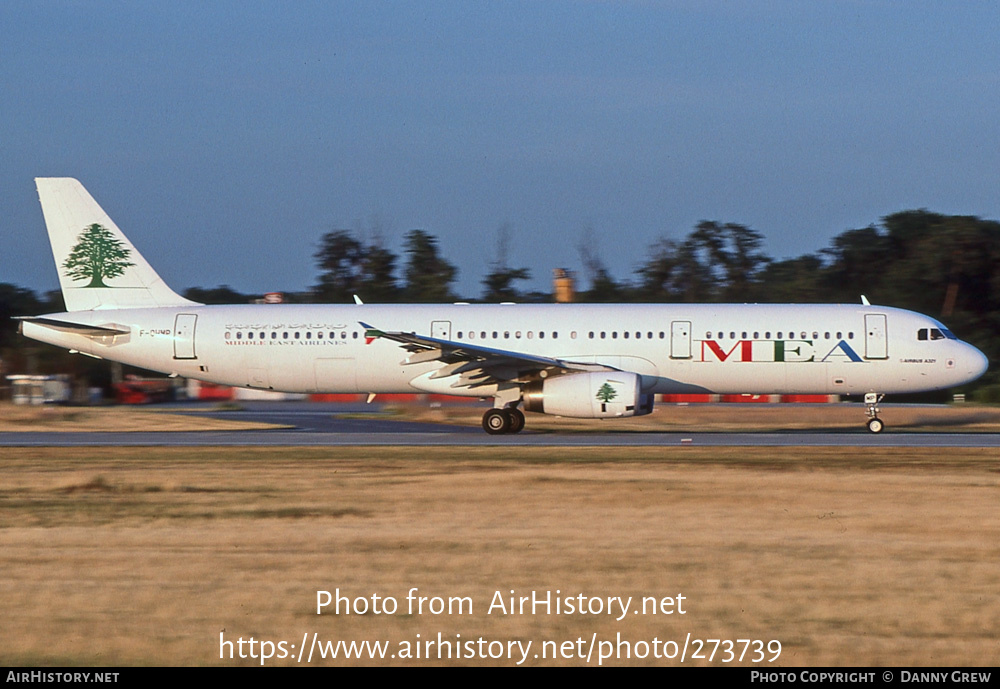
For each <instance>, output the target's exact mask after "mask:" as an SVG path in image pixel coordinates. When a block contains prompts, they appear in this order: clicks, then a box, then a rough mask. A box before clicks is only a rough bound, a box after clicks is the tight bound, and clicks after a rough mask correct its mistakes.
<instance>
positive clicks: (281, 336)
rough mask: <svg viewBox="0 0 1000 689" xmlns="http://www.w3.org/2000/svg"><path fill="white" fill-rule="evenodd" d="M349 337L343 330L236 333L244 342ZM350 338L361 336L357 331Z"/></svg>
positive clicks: (230, 334)
mask: <svg viewBox="0 0 1000 689" xmlns="http://www.w3.org/2000/svg"><path fill="white" fill-rule="evenodd" d="M347 337H348V333H347V331H346V330H341V331H340V332H339V333H337V332H334V331H332V330H331V331H329V332H326V331H316V332H315V333H313V331H311V330H307V331H305V332H304V333H303V332H302V331H299V330H293V331H291V332H289V331H287V330H285V331H283V332H281V333H279V332H277V331H276V330H272V331H271V334H270V335H268V334H267V333H265V332H263V331H261V332H255V331H253V330H249V331H247V332H245V333H244V332H243V331H242V330H237V331H236V339H237V340H242V339H247V340H266V339H268V338H270V339H272V340H312V339H313V338H315V339H317V340H324V339H325V340H337V339H340V340H346V339H347ZM350 337H351V339H353V340H356V339H358V337H359V335H358V333H357V331H355V332H352V333H350ZM232 338H233V333H232V332H230V331H229V330H227V331H226V339H227V340H231V339H232Z"/></svg>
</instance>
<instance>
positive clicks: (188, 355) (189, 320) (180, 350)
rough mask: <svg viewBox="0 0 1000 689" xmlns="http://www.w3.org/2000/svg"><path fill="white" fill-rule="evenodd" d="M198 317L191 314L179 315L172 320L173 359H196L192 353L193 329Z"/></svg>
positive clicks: (193, 352)
mask: <svg viewBox="0 0 1000 689" xmlns="http://www.w3.org/2000/svg"><path fill="white" fill-rule="evenodd" d="M197 322H198V316H196V315H195V314H193V313H179V314H177V316H176V317H175V318H174V358H175V359H197V358H198V356H197V355H196V354H195V351H194V327H195V324H196V323H197Z"/></svg>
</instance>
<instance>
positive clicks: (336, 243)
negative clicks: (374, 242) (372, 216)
mask: <svg viewBox="0 0 1000 689" xmlns="http://www.w3.org/2000/svg"><path fill="white" fill-rule="evenodd" d="M315 258H316V262H317V265H318V267H319V269H320V275H319V284H318V285H316V286H314V287H313V293H314V294H315V295H316V299H317V301H320V302H326V303H331V304H338V303H344V302H349V301H352V300H353V298H354V295H355V294H357V292H358V288H359V286H360V284H361V279H362V272H363V271H362V265H363V263H364V258H365V251H364V247H363V246H362V245H361V242H359V241H358V240H357V239H355V238H354V236H353V235H352V234H351V233H350V232H348V231H347V230H334V231H333V232H327V233H326V234H324V235H323V238H322V239H321V240H320V248H319V251H317V252H316V254H315Z"/></svg>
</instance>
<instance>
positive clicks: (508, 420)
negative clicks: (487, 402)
mask: <svg viewBox="0 0 1000 689" xmlns="http://www.w3.org/2000/svg"><path fill="white" fill-rule="evenodd" d="M523 428H524V412H522V411H521V410H520V409H518V408H517V407H503V408H501V409H497V408H495V407H494V408H493V409H490V410H488V411H487V412H486V413H485V414H483V430H484V431H486V432H487V433H489V434H490V435H505V434H507V433H520V432H521V430H522V429H523Z"/></svg>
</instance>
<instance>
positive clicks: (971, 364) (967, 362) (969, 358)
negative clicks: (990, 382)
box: [962, 344, 990, 382]
mask: <svg viewBox="0 0 1000 689" xmlns="http://www.w3.org/2000/svg"><path fill="white" fill-rule="evenodd" d="M965 346H966V348H967V349H966V353H965V356H964V357H963V361H962V363H963V364H964V365H963V367H962V368H963V369H964V370H965V371H966V372H967V373H968V375H969V378H968V380H967V381H966V382H972V381H974V380H976V379H977V378H979V377H980V376H981V375H983V374H984V373H986V369H987V368H989V366H990V360H989V359H987V358H986V355H985V354H983V353H982V352H980V351H979V350H978V349H976V348H975V347H973V346H972V345H970V344H967V345H965Z"/></svg>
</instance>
